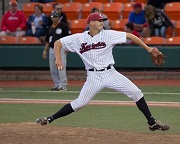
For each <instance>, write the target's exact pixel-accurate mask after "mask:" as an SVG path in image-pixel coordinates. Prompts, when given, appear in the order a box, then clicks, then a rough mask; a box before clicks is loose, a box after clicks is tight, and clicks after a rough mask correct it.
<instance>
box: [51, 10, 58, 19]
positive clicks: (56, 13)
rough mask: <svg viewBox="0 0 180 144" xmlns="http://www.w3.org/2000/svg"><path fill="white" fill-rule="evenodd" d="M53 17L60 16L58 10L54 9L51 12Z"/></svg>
mask: <svg viewBox="0 0 180 144" xmlns="http://www.w3.org/2000/svg"><path fill="white" fill-rule="evenodd" d="M51 17H52V18H58V17H59V13H58V12H56V11H52V12H51Z"/></svg>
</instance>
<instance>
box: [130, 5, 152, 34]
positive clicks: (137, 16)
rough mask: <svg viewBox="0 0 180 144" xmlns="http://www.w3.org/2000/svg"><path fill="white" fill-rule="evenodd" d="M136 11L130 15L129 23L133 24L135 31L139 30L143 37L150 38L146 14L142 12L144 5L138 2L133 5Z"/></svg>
mask: <svg viewBox="0 0 180 144" xmlns="http://www.w3.org/2000/svg"><path fill="white" fill-rule="evenodd" d="M133 8H134V11H132V12H130V14H129V18H128V19H129V22H131V23H133V25H134V29H135V30H137V31H138V32H139V34H140V36H142V37H148V36H149V34H150V32H149V28H148V26H147V23H146V19H145V12H144V10H142V4H141V3H139V2H136V3H135V4H134V5H133Z"/></svg>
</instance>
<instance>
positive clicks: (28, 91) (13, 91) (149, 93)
mask: <svg viewBox="0 0 180 144" xmlns="http://www.w3.org/2000/svg"><path fill="white" fill-rule="evenodd" d="M0 89H1V88H0ZM33 92H34V93H79V92H80V91H34V90H33V91H30V90H0V93H33ZM99 93H102V94H115V93H118V92H115V91H114V92H103V91H102V92H99ZM143 93H144V94H146V95H152V94H153V95H180V93H162V92H143Z"/></svg>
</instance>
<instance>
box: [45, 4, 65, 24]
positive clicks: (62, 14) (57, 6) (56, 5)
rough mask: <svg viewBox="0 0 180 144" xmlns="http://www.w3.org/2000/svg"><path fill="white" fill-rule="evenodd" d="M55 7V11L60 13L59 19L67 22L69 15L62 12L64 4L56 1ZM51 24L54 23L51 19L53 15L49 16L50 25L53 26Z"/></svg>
mask: <svg viewBox="0 0 180 144" xmlns="http://www.w3.org/2000/svg"><path fill="white" fill-rule="evenodd" d="M53 9H54V11H56V12H58V13H59V20H60V21H61V22H63V23H65V24H67V16H66V14H65V13H64V12H62V4H60V3H54V4H53ZM51 25H52V20H51V16H49V22H48V26H51Z"/></svg>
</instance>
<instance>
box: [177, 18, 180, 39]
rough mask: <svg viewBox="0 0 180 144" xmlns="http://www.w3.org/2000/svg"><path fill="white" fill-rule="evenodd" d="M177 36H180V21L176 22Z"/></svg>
mask: <svg viewBox="0 0 180 144" xmlns="http://www.w3.org/2000/svg"><path fill="white" fill-rule="evenodd" d="M176 36H180V20H177V21H176Z"/></svg>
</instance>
